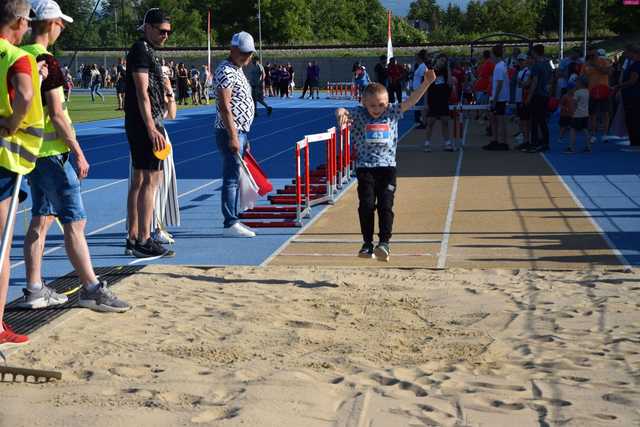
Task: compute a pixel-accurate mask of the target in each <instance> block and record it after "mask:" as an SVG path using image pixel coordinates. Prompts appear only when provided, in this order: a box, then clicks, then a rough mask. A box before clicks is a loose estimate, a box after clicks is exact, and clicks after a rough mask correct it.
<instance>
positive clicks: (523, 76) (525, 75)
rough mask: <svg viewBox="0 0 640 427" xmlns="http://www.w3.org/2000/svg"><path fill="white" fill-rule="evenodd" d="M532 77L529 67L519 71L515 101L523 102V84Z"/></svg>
mask: <svg viewBox="0 0 640 427" xmlns="http://www.w3.org/2000/svg"><path fill="white" fill-rule="evenodd" d="M529 77H531V73H530V72H529V67H524V68H523V69H522V70H520V71H518V82H517V83H516V96H515V98H514V100H515V102H516V103H518V102H522V95H523V92H524V88H523V87H522V86H521V85H522V84H523V83H524V82H526V81H527V80H529Z"/></svg>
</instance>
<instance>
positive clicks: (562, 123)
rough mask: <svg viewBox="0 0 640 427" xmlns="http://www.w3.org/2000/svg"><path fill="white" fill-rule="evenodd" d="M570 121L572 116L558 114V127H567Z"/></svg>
mask: <svg viewBox="0 0 640 427" xmlns="http://www.w3.org/2000/svg"><path fill="white" fill-rule="evenodd" d="M572 121H573V118H571V117H569V116H560V127H561V128H568V127H569V126H571V122H572Z"/></svg>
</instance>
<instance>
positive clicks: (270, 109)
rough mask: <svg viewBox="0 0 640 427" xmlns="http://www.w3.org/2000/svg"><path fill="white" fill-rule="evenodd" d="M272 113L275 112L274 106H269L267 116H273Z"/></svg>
mask: <svg viewBox="0 0 640 427" xmlns="http://www.w3.org/2000/svg"><path fill="white" fill-rule="evenodd" d="M271 113H273V108H271V107H267V116H269V117H271Z"/></svg>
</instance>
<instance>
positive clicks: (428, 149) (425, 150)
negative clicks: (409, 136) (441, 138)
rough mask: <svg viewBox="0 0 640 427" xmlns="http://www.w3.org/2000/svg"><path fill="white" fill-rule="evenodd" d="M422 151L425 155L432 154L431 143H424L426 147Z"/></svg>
mask: <svg viewBox="0 0 640 427" xmlns="http://www.w3.org/2000/svg"><path fill="white" fill-rule="evenodd" d="M422 151H424V152H425V153H430V152H431V143H430V142H429V141H427V142H425V143H424V145H423V146H422Z"/></svg>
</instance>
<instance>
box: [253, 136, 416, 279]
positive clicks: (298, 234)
mask: <svg viewBox="0 0 640 427" xmlns="http://www.w3.org/2000/svg"><path fill="white" fill-rule="evenodd" d="M416 126H417V125H416V124H413V125H412V126H411V127H410V128H409V129H408V130H407V131H406V132H405V133H403V134H402V136H401V137H400V138H398V144H400V141H402V140H403V139H404V138H405V137H406V136H407V135H409V134H410V133H411V131H413V130H414V129H415V128H416ZM287 151H289V150H287ZM285 152H286V151H285ZM357 182H358V180H357V179H355V178H353V180H352V181H351V182H350V183H349V184H347V186H346V187H345V188H344V189H343V190H342V191H341V192H340V194H338V197H336V200H335V201H334V204H333V205H328V206H324V207H323V208H322V210H321V211H320V212H318V213H317V214H316V216H315V217H313V218H311V221H309V222H308V223H307V224H305V225H304V226H302V228H300V229H299V230H298V231H297V232H296V233H295V234H294V235H293V236H291V237H289V238H288V239H287V240H285V241H284V243H282V245H280V247H278V249H276V250H275V251H274V252H273V253H272V254H271V255H269V256H268V257H267V259H265V260H264V261H262V262H261V263H260V267H265V266H267V265H269V263H270V262H271V261H273V260H274V259H275V258H276V257H277V256H278V255H280V254H281V253H282V252H283V251H284V250H285V249H286V248H287V246H289V244H291V242H292V241H294V240H295V239H297V238H298V237H299V236H301V235H302V234H304V232H305V231H307V229H308V228H309V227H311V226H312V225H313V224H315V222H316V221H317V220H319V219H320V217H321V216H322V215H324V213H325V212H326V211H327V209H329V208H330V207H331V206H335V205H336V204H337V203H338V202H339V201H340V199H342V197H344V195H345V194H347V193H348V192H349V190H350V189H351V187H353V186H354V185H355V184H356V183H357ZM352 256H353V255H352Z"/></svg>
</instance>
